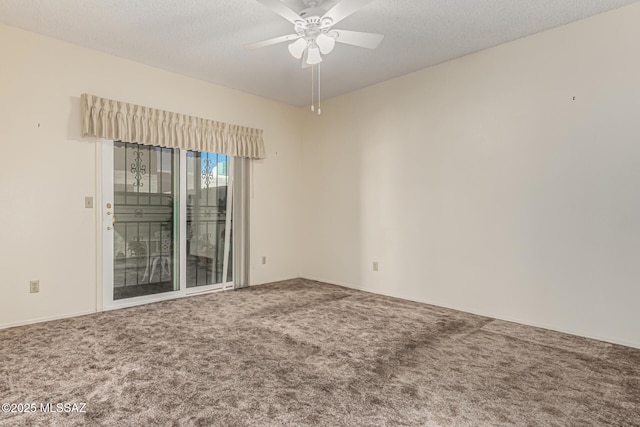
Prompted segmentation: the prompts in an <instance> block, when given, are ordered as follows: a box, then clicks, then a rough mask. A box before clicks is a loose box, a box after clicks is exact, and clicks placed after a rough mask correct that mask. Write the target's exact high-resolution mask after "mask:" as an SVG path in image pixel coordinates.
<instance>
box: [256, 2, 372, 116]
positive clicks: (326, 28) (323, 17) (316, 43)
mask: <svg viewBox="0 0 640 427" xmlns="http://www.w3.org/2000/svg"><path fill="white" fill-rule="evenodd" d="M257 1H258V2H260V3H262V4H263V5H265V6H267V7H268V8H270V9H271V10H273V11H274V12H275V13H277V14H278V15H280V16H282V17H283V18H284V19H286V20H287V21H289V22H291V23H292V24H293V30H294V34H288V35H286V36H280V37H275V38H272V39H269V40H265V41H262V42H258V43H253V44H250V45H248V46H247V48H248V49H258V48H261V47H266V46H271V45H274V44H279V43H284V42H292V43H290V44H289V46H288V49H289V53H290V54H291V56H293V57H294V58H296V59H302V68H307V67H309V66H311V67H312V71H313V66H316V65H317V66H318V68H319V66H320V65H319V64H320V63H321V62H322V55H328V54H329V53H331V52H332V51H333V49H334V48H335V45H336V43H344V44H349V45H352V46H358V47H364V48H367V49H375V48H377V47H378V45H379V44H380V42H381V41H382V39H383V38H384V36H383V35H382V34H373V33H362V32H359V31H347V30H334V29H333V26H334V25H335V24H337V23H338V22H340V21H342V20H343V19H345V18H346V17H348V16H350V15H351V14H352V13H354V12H355V11H357V10H358V9H360V8H362V7H364V6H366V5H367V4H368V3H370V2H371V1H373V0H341V1H339V2H338V3H337V4H335V5H334V6H333V7H332V8H331V9H329V10H328V11H327V10H325V9H323V8H322V7H321V5H322V3H323V1H324V0H302V2H303V3H304V5H305V7H306V8H305V9H304V10H302V11H301V12H300V13H297V12H295V11H293V10H292V9H290V8H289V7H288V6H287V5H285V4H284V3H282V2H281V1H280V0H257ZM317 75H318V104H319V103H320V80H319V79H320V70H319V69H318V73H317ZM312 76H313V73H312ZM313 85H314V84H313V77H312V82H311V87H312V91H313ZM311 110H312V111H314V107H313V100H312V106H311ZM317 111H318V114H320V108H319V105H318V109H317Z"/></svg>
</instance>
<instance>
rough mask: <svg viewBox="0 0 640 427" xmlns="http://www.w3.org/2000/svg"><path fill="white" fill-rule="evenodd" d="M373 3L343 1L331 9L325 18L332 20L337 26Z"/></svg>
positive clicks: (360, 0)
mask: <svg viewBox="0 0 640 427" xmlns="http://www.w3.org/2000/svg"><path fill="white" fill-rule="evenodd" d="M372 1H373V0H342V1H340V2H339V3H338V4H336V5H335V6H333V7H332V8H331V9H329V11H328V12H327V13H325V14H324V16H323V18H331V21H332V22H333V24H337V23H338V22H340V21H342V20H343V19H344V18H346V17H347V16H349V15H351V14H352V13H353V12H355V11H356V10H358V9H360V8H361V7H364V6H366V5H367V4H369V3H371V2H372Z"/></svg>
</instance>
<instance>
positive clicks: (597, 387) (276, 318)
mask: <svg viewBox="0 0 640 427" xmlns="http://www.w3.org/2000/svg"><path fill="white" fill-rule="evenodd" d="M0 344H1V345H0V400H2V402H1V403H5V402H13V403H31V402H34V403H36V404H37V409H38V411H39V404H40V402H51V403H54V407H55V404H56V403H65V402H67V403H83V402H86V408H85V410H86V412H85V413H39V412H36V413H25V414H18V413H0V425H12V426H13V425H61V426H66V425H78V426H79V425H114V426H124V425H132V426H144V425H176V426H178V425H180V426H182V425H202V426H204V425H224V426H228V425H327V426H347V425H348V426H355V425H369V426H385V425H388V426H391V425H393V426H396V425H428V426H484V425H487V426H489V425H490V426H512V425H518V426H568V425H571V426H591V425H598V426H601V425H612V426H632V425H635V426H639V425H640V350H637V349H631V348H627V347H621V346H616V345H612V344H607V343H603V342H600V341H593V340H589V339H584V338H579V337H574V336H570V335H565V334H560V333H556V332H550V331H546V330H541V329H536V328H531V327H526V326H521V325H518V324H514V323H508V322H503V321H498V320H493V319H490V318H486V317H481V316H475V315H471V314H466V313H462V312H458V311H453V310H448V309H443V308H439V307H434V306H429V305H425V304H418V303H412V302H407V301H402V300H398V299H393V298H387V297H383V296H379V295H374V294H369V293H365V292H359V291H354V290H350V289H345V288H340V287H337V286H332V285H326V284H322V283H318V282H313V281H307V280H302V279H300V280H292V281H286V282H280V283H274V284H270V285H264V286H259V287H254V288H250V289H246V290H241V291H233V292H225V293H216V294H208V295H201V296H197V297H191V298H184V299H180V300H175V301H168V302H162V303H156V304H149V305H145V306H141V307H135V308H130V309H124V310H116V311H111V312H107V313H100V314H96V315H90V316H84V317H78V318H74V319H66V320H59V321H54V322H47V323H41V324H36V325H31V326H24V327H19V328H13V329H8V330H3V331H0ZM68 408H69V407H68ZM77 409H80V408H77Z"/></svg>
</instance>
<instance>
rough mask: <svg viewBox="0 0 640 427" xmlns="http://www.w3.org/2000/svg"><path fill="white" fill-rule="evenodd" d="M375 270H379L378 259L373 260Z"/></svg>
mask: <svg viewBox="0 0 640 427" xmlns="http://www.w3.org/2000/svg"><path fill="white" fill-rule="evenodd" d="M373 271H378V261H373Z"/></svg>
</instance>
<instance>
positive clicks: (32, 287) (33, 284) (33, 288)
mask: <svg viewBox="0 0 640 427" xmlns="http://www.w3.org/2000/svg"><path fill="white" fill-rule="evenodd" d="M29 292H30V293H32V294H35V293H37V292H40V280H32V281H30V282H29Z"/></svg>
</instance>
